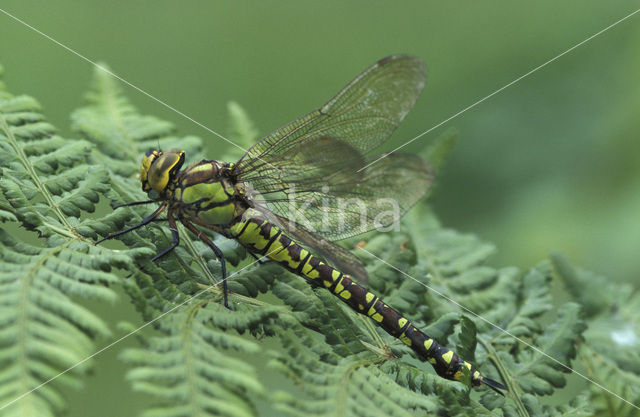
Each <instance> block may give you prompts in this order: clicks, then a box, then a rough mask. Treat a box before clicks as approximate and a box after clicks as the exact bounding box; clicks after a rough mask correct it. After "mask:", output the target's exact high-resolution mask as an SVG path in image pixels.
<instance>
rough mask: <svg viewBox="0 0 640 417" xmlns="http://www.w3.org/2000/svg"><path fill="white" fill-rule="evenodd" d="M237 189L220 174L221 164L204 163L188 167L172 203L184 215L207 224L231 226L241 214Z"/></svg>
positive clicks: (174, 191)
mask: <svg viewBox="0 0 640 417" xmlns="http://www.w3.org/2000/svg"><path fill="white" fill-rule="evenodd" d="M234 192H235V189H234V187H233V185H232V184H231V183H230V182H228V180H227V179H226V178H223V177H221V176H220V175H219V163H218V162H216V161H202V162H200V163H198V164H196V165H192V166H190V167H188V168H186V169H185V170H184V171H183V172H182V173H181V175H180V177H179V178H178V179H177V181H176V185H175V188H174V190H173V201H174V202H176V205H177V206H178V208H179V212H180V214H181V215H182V216H184V217H186V218H189V219H192V220H194V221H195V222H196V223H200V224H206V225H228V224H230V223H231V222H232V221H233V219H235V218H236V217H237V216H238V215H239V214H240V213H239V209H238V206H237V199H236V198H235V196H234Z"/></svg>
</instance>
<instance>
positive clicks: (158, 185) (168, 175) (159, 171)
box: [140, 149, 184, 194]
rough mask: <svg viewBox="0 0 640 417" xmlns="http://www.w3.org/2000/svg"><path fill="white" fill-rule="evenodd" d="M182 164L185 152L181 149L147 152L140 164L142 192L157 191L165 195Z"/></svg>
mask: <svg viewBox="0 0 640 417" xmlns="http://www.w3.org/2000/svg"><path fill="white" fill-rule="evenodd" d="M182 164H184V151H182V150H180V149H169V150H168V151H156V150H153V149H152V150H149V151H147V153H145V154H144V156H143V157H142V163H141V164H140V182H141V183H142V190H143V191H145V192H147V193H148V192H151V191H155V192H157V193H158V194H163V193H164V191H165V190H166V188H167V187H168V186H169V184H170V183H171V181H173V179H174V178H175V176H176V174H177V173H178V171H180V168H182Z"/></svg>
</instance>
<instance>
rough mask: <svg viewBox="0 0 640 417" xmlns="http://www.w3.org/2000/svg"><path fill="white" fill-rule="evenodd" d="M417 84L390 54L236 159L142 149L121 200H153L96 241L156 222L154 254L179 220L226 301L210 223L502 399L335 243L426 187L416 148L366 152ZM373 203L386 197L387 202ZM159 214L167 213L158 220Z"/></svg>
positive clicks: (495, 385)
mask: <svg viewBox="0 0 640 417" xmlns="http://www.w3.org/2000/svg"><path fill="white" fill-rule="evenodd" d="M425 82H426V70H425V65H424V63H423V62H422V61H421V60H420V59H418V58H416V57H412V56H408V55H394V56H389V57H386V58H383V59H381V60H379V61H377V62H376V63H374V64H373V65H371V66H369V67H368V68H367V69H365V70H364V71H363V72H362V73H360V74H359V75H358V76H357V77H356V78H354V79H353V80H352V81H351V82H350V83H349V84H347V85H346V86H345V87H344V88H343V89H342V90H340V91H339V92H338V93H337V94H336V95H335V96H334V97H333V98H331V99H330V100H329V101H328V102H327V103H326V104H324V105H323V106H321V107H320V108H317V109H316V110H314V111H312V112H310V113H308V114H307V115H305V116H303V117H301V118H299V119H297V120H295V121H293V122H291V123H289V124H287V125H285V126H283V127H281V128H280V129H278V130H276V131H275V132H273V133H271V134H269V135H267V136H265V137H264V138H262V139H261V140H260V141H258V142H257V143H256V144H254V145H253V146H252V147H250V148H249V149H248V150H247V151H246V152H245V154H244V155H243V156H242V157H241V158H240V159H239V160H238V161H236V162H233V163H230V162H222V161H217V160H202V161H200V162H197V163H194V164H192V165H189V166H187V167H186V168H184V169H183V165H184V162H185V152H184V151H183V150H180V149H170V150H166V151H162V150H158V149H152V150H149V151H147V152H146V153H145V154H144V156H143V157H142V163H141V168H140V181H141V185H142V190H143V191H144V192H146V193H147V195H148V197H149V199H148V200H144V201H136V202H132V203H127V204H124V206H133V205H139V204H148V203H158V204H159V206H158V208H157V209H156V210H155V211H154V212H153V213H151V214H150V215H149V216H147V217H145V218H144V219H143V220H142V221H141V222H140V223H138V224H136V225H134V226H131V227H128V228H126V229H124V230H121V231H119V232H115V233H112V234H110V235H108V236H106V237H104V238H103V239H101V240H100V241H99V242H97V243H100V242H102V241H104V240H107V239H113V238H115V237H118V236H121V235H123V234H125V233H128V232H131V231H133V230H135V229H138V228H140V227H143V226H145V225H148V224H149V223H151V222H154V221H159V220H161V221H166V222H167V223H168V225H169V230H170V231H171V235H172V241H171V244H170V246H169V247H167V248H166V249H164V250H162V251H161V252H159V253H158V254H156V255H155V256H154V257H153V258H152V259H151V260H152V261H156V260H158V259H159V258H161V257H163V256H165V255H166V254H168V253H169V252H171V251H172V250H173V249H174V248H175V247H177V246H178V245H179V243H180V237H179V233H178V228H177V223H178V222H179V223H181V224H182V225H184V227H186V228H187V229H188V230H189V231H191V232H192V233H193V234H194V235H195V236H197V237H198V238H199V239H201V240H202V241H203V242H204V243H205V244H206V245H207V246H208V247H209V248H211V250H212V251H213V253H214V254H215V256H216V257H217V258H218V260H219V261H220V264H221V274H222V280H221V281H222V286H223V299H224V305H225V306H226V307H227V308H228V307H229V304H228V295H227V293H228V291H227V285H226V279H227V271H226V264H225V258H224V254H223V253H222V251H221V250H220V249H219V248H218V247H217V246H216V245H215V244H214V243H213V242H212V241H211V239H210V238H209V237H207V235H206V234H205V233H203V229H208V230H211V231H213V232H215V233H219V234H221V235H223V236H225V237H227V238H229V239H235V240H236V241H237V242H239V243H240V244H241V245H242V246H244V247H245V248H246V249H247V250H248V252H249V253H250V254H252V255H253V256H255V257H256V258H258V259H265V260H267V261H273V262H277V263H278V264H280V265H282V266H283V267H284V268H286V269H288V270H289V271H291V272H293V273H294V274H296V275H298V276H300V277H302V278H304V279H305V280H307V281H308V282H309V283H310V284H311V285H313V286H316V287H320V288H325V289H326V290H328V291H330V292H331V293H333V294H334V295H335V296H336V297H337V298H338V299H340V300H341V301H343V302H344V303H346V304H347V305H348V306H349V307H350V308H351V309H353V310H354V311H355V312H357V313H360V314H363V315H365V316H367V317H369V318H371V319H372V320H373V321H374V322H375V323H376V324H377V325H378V326H379V327H381V328H382V329H383V330H384V331H386V332H387V333H388V334H390V335H391V336H393V337H395V338H398V339H399V340H401V341H402V342H403V343H405V344H406V345H407V346H409V347H410V348H411V349H412V350H413V351H414V352H415V353H416V355H417V356H418V358H420V359H421V360H423V361H426V362H429V363H430V364H431V365H432V366H433V368H434V369H435V371H436V373H437V374H438V375H440V376H441V377H443V378H446V379H449V380H455V381H464V380H465V379H464V378H469V377H470V378H469V379H470V381H471V384H472V385H473V386H480V385H486V386H488V387H489V388H491V389H493V390H494V391H495V392H497V393H499V394H501V395H504V394H503V392H502V390H507V388H506V387H505V386H504V385H503V384H501V383H499V382H497V381H495V380H493V379H490V378H487V377H486V376H483V375H482V374H481V373H480V372H479V371H478V370H477V369H476V368H475V367H474V366H473V365H472V364H471V363H469V362H467V361H466V360H464V359H462V358H461V357H459V356H458V355H457V354H456V353H455V352H453V351H452V350H451V349H448V348H446V347H444V346H442V345H440V344H439V343H438V342H437V341H435V340H434V339H433V338H431V337H430V336H428V335H427V334H426V333H424V332H423V331H421V330H419V329H418V328H417V327H416V326H414V325H413V324H412V323H411V321H410V320H409V319H408V318H407V317H405V316H403V315H402V314H401V313H400V312H398V311H396V310H395V309H393V308H392V307H391V306H389V305H388V304H386V303H385V302H384V301H382V300H381V299H380V298H379V297H378V296H377V295H375V294H374V293H373V292H371V291H369V290H368V289H367V288H366V287H365V286H364V285H363V284H364V283H366V282H367V273H366V270H365V268H364V267H363V266H362V264H361V263H360V261H359V260H358V258H357V257H356V256H355V255H354V254H352V253H351V252H350V251H348V250H346V249H344V248H343V247H341V246H338V245H337V244H336V243H334V242H335V241H338V240H341V239H345V238H349V237H352V236H356V235H359V234H361V233H364V232H367V231H370V230H373V229H376V228H381V227H387V226H389V225H390V224H394V223H395V222H397V221H398V220H399V218H400V217H401V216H402V215H403V214H404V213H406V212H407V211H408V210H409V209H410V208H411V207H412V206H413V205H414V204H415V203H416V202H417V201H418V200H420V199H421V198H422V197H423V196H424V194H425V193H426V192H427V190H428V189H429V187H430V185H431V183H432V179H433V175H432V170H431V168H430V166H429V164H428V163H427V162H426V161H425V160H424V159H422V158H420V157H419V156H416V155H409V154H401V153H389V154H386V155H382V157H381V156H377V155H374V156H371V151H372V150H374V149H375V148H377V147H378V146H380V145H381V144H382V143H383V142H384V141H386V140H387V139H388V138H389V137H390V136H391V134H392V133H393V131H394V130H395V129H396V127H397V126H398V125H399V124H400V122H401V121H402V120H403V119H404V117H405V116H406V115H407V113H408V112H409V111H410V110H411V108H412V107H413V106H414V104H415V102H416V100H417V99H418V96H419V95H420V93H421V91H422V89H423V87H424V85H425ZM381 202H387V203H388V202H393V204H391V206H393V208H394V210H389V205H385V204H381ZM165 211H166V219H160V218H159V216H160V215H161V214H162V213H163V212H165ZM465 373H467V375H469V376H467V377H465V376H464V375H465Z"/></svg>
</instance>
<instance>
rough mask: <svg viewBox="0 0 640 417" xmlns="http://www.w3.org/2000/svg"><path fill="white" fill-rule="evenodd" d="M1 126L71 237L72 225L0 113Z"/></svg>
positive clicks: (66, 233) (66, 232)
mask: <svg viewBox="0 0 640 417" xmlns="http://www.w3.org/2000/svg"><path fill="white" fill-rule="evenodd" d="M0 125H2V130H4V132H5V134H6V135H7V139H8V140H9V143H10V144H11V146H12V147H13V149H14V151H15V152H16V154H17V155H18V157H19V158H20V162H22V165H23V166H24V167H25V169H26V171H27V172H28V173H29V176H30V177H31V180H32V181H33V183H34V184H35V185H36V187H38V189H39V190H40V193H41V194H42V196H43V197H44V198H45V200H46V201H47V203H48V204H49V207H51V208H52V209H53V211H54V212H55V213H56V216H57V217H58V221H60V223H62V224H63V225H64V226H65V227H66V228H67V229H68V230H66V231H64V232H65V233H63V234H64V235H65V236H69V231H70V230H72V229H73V227H72V226H71V224H69V222H67V218H66V216H65V215H64V214H62V212H61V211H60V208H59V207H58V205H57V204H56V203H55V201H54V200H53V197H52V196H51V194H50V193H49V190H48V189H47V187H46V186H45V185H44V184H43V183H42V181H40V177H39V176H38V174H37V173H36V171H35V169H34V168H33V165H31V163H30V162H29V159H28V158H27V155H25V153H24V152H23V150H22V147H21V146H20V145H19V144H18V141H17V140H16V138H15V136H14V135H13V133H12V132H11V129H10V128H9V125H8V124H7V120H6V119H5V117H4V114H3V113H0ZM56 231H57V232H58V233H60V231H63V230H62V229H59V228H58V229H57V230H56ZM70 237H75V236H74V235H73V234H72V235H70Z"/></svg>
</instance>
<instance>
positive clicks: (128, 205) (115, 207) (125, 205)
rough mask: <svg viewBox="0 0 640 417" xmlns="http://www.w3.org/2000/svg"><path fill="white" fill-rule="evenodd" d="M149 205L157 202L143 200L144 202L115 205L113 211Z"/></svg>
mask: <svg viewBox="0 0 640 417" xmlns="http://www.w3.org/2000/svg"><path fill="white" fill-rule="evenodd" d="M151 203H157V201H154V200H145V201H134V202H132V203H124V204H117V205H115V206H113V209H114V210H115V209H119V208H120V207H131V206H140V205H142V204H151Z"/></svg>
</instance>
